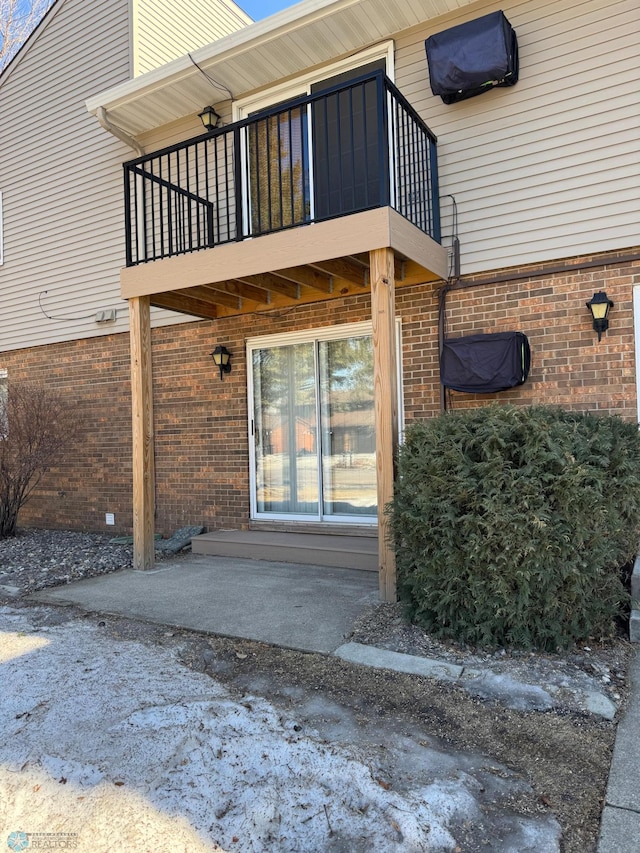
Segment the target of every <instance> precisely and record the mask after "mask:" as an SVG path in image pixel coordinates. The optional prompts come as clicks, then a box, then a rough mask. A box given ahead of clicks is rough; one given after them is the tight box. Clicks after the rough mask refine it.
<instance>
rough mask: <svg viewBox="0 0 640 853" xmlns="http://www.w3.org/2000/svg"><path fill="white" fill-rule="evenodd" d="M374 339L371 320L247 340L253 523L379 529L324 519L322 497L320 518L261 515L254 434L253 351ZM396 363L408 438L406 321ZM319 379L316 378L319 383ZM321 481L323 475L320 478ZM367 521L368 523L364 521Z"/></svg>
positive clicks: (357, 521)
mask: <svg viewBox="0 0 640 853" xmlns="http://www.w3.org/2000/svg"><path fill="white" fill-rule="evenodd" d="M364 335H371V336H372V335H373V327H372V323H371V321H370V320H365V321H362V322H358V323H343V324H341V325H338V326H319V327H316V328H313V329H303V330H300V331H292V332H282V333H280V334H275V335H259V336H257V337H253V338H247V340H246V349H245V357H246V365H247V439H248V446H249V517H250V520H251V521H277V522H279V523H289V522H290V523H291V524H292V525H294V526H298V525H300V524H302V523H306V524H309V525H311V524H312V525H318V524H321V525H326V526H338V525H340V526H351V527H356V526H358V527H370V528H376V527H377V525H378V521H377V518H376V519H375V520H369V519H370V518H372V517H371V516H363V517H358V516H346V517H345V516H342V517H334V516H332V517H331V519H330V520H328V519H327V518H326V517H325V518H323V513H322V500H321V498H322V495H319V496H318V497H319V503H318V513H317V515H313V516H310V515H296V514H293V513H265V512H262V513H258V510H257V502H256V447H255V430H254V415H255V412H254V397H253V393H254V388H253V358H252V354H253V351H254V350H256V349H264V348H271V347H278V346H287V345H291V344H298V343H315V342H316V341H332V340H333V341H335V340H343V339H344V338H355V337H362V336H364ZM396 362H397V368H398V381H397V388H398V401H397V405H398V434H399V436H402V435H403V434H404V395H403V388H402V320H401V318H400V317H396ZM317 381H318V377H317V376H316V382H317ZM319 477H320V474H319ZM365 518H366V519H367V520H366V521H365V520H364V519H365Z"/></svg>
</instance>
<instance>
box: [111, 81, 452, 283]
mask: <svg viewBox="0 0 640 853" xmlns="http://www.w3.org/2000/svg"><path fill="white" fill-rule="evenodd" d="M374 106H375V117H376V123H377V127H373V126H372V120H373V119H372V117H373V116H374ZM242 134H244V144H243V137H242ZM309 140H311V142H312V145H313V150H312V148H311V147H310V145H309ZM374 146H377V152H375V150H374ZM374 158H375V159H374ZM299 169H301V170H302V173H301V174H300V175H298V170H299ZM124 182H125V183H124V205H125V226H126V233H127V245H126V262H127V266H133V265H135V264H139V263H143V262H145V261H151V260H156V259H159V258H165V257H169V256H172V255H177V254H183V253H186V252H193V251H196V250H198V249H203V248H211V247H213V246H216V245H219V244H222V243H225V242H229V241H231V240H243V239H245V237H248V236H256V235H259V234H265V233H268V232H271V231H277V230H282V229H284V228H290V227H294V226H299V225H301V224H304V223H306V222H311V221H314V220H322V219H329V218H335V217H336V216H342V215H344V214H348V213H353V212H356V211H358V210H366V209H368V208H370V207H374V206H385V205H391V206H393V207H394V208H395V209H396V210H397V211H398V212H399V213H400V214H401V215H402V216H404V217H406V218H407V219H408V220H409V221H411V222H413V223H414V224H415V225H416V226H417V227H418V228H420V229H421V230H422V231H424V232H425V233H427V234H430V235H431V236H432V237H433V238H434V239H436V240H439V239H440V215H439V203H438V166H437V150H436V139H435V137H434V136H433V134H432V133H431V131H430V130H429V128H428V127H427V126H426V125H425V123H424V122H423V121H422V119H421V118H420V116H419V115H418V114H417V113H416V111H415V110H414V109H413V107H412V106H411V105H410V104H409V102H408V101H407V100H406V98H404V96H403V95H402V94H401V93H400V92H399V91H398V89H396V87H395V86H394V85H393V84H392V83H391V82H390V81H389V80H388V79H387V78H386V77H385V76H384V74H383V73H382V72H381V71H376V72H372V73H370V74H366V75H363V76H362V77H360V78H356V79H353V80H350V81H347V82H343V83H338V84H335V85H333V86H330V87H327V88H326V89H325V90H324V91H319V92H314V93H313V94H311V95H307V96H303V97H300V98H296V99H293V100H292V101H290V102H289V103H288V104H287V105H286V106H284V107H283V106H282V105H281V106H276V107H273V108H271V109H269V110H265V111H263V112H261V113H260V114H259V115H255V116H250V117H249V118H246V119H243V120H242V121H240V122H235V123H234V124H233V125H230V126H227V127H223V128H219V129H218V130H214V131H212V132H210V133H208V134H204V135H202V136H200V137H197V138H196V139H193V140H189V141H187V142H185V143H181V144H180V143H179V144H177V145H173V146H169V147H168V148H165V149H163V150H162V151H159V152H155V153H153V154H150V155H147V156H143V157H139V158H138V159H137V160H132V161H130V162H129V163H125V165H124ZM376 182H377V191H376V193H375V196H374V194H373V193H374V187H375V186H376ZM312 191H313V196H314V198H315V204H314V208H315V209H314V211H312V212H310V204H311V192H312ZM245 195H246V198H245V197H244V196H245ZM245 208H246V209H248V210H249V212H250V217H249V221H248V222H247V223H246V224H245V223H244V222H243V219H244V215H245ZM234 223H235V227H234Z"/></svg>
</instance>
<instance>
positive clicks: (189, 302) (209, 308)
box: [150, 290, 218, 320]
mask: <svg viewBox="0 0 640 853" xmlns="http://www.w3.org/2000/svg"><path fill="white" fill-rule="evenodd" d="M150 300H151V304H152V305H154V306H155V307H156V308H165V309H166V310H167V311H178V312H179V313H180V314H190V315H191V316H193V317H201V318H202V319H203V320H215V319H216V318H217V317H218V309H217V307H216V306H215V305H212V304H210V303H209V302H201V301H200V300H198V299H191V298H189V297H188V296H182V295H180V294H177V293H175V292H174V291H170V290H169V291H166V292H165V293H154V294H153V296H151V297H150Z"/></svg>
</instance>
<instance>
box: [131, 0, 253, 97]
mask: <svg viewBox="0 0 640 853" xmlns="http://www.w3.org/2000/svg"><path fill="white" fill-rule="evenodd" d="M133 22H134V45H135V48H134V76H137V75H138V74H144V73H145V71H151V70H152V69H153V68H158V67H159V66H160V65H164V64H165V63H167V62H170V61H171V60H172V59H177V58H178V57H179V56H184V55H185V54H186V53H190V52H191V51H192V50H196V49H197V48H199V47H202V46H203V45H205V44H209V43H210V42H213V41H217V40H218V39H220V38H222V37H223V36H226V35H229V34H230V33H233V32H235V31H236V30H239V29H240V28H241V27H244V26H246V25H247V24H249V23H251V18H250V17H249V16H248V15H247V14H246V13H245V12H243V11H242V9H240V8H239V7H238V6H236V4H235V3H232V2H228V0H188V2H185V3H176V2H175V0H133ZM203 106H204V105H203Z"/></svg>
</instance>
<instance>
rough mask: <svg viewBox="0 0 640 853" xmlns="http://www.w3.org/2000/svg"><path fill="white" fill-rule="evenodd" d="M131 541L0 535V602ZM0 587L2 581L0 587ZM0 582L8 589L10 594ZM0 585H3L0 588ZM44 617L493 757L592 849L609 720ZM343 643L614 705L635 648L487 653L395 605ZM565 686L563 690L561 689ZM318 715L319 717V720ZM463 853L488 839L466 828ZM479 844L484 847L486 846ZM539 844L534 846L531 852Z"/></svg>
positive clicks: (98, 569)
mask: <svg viewBox="0 0 640 853" xmlns="http://www.w3.org/2000/svg"><path fill="white" fill-rule="evenodd" d="M131 558H132V553H131V548H130V547H127V546H122V545H110V544H109V537H108V536H104V535H96V534H80V533H70V532H63V531H38V530H31V531H23V532H21V534H20V535H19V536H18V537H16V538H15V539H12V540H5V541H0V604H2V603H3V602H4V603H6V604H10V605H11V606H13V607H18V608H28V609H29V610H30V611H31V612H32V614H33V617H35V616H36V613H37V612H39V611H38V608H34V607H33V606H32V605H31V604H30V603H29V602H28V600H27V596H28V594H29V593H30V592H33V591H35V590H37V589H42V588H44V587H47V586H53V585H57V584H64V583H69V582H71V581H73V580H76V579H79V578H85V577H92V576H95V575H99V574H104V573H107V572H111V571H115V570H117V569H122V568H129V567H130V566H131ZM3 587H4V590H3ZM7 590H11V592H8V591H7ZM3 593H4V594H3ZM42 613H43V615H42V617H41V618H42V619H43V624H49V625H55V624H58V623H60V622H61V621H68V620H69V619H70V618H72V619H77V620H81V621H85V620H86V621H88V623H90V624H94V623H95V624H96V625H98V626H102V630H105V631H106V632H108V633H109V634H110V635H111V636H112V638H113V640H114V641H116V642H117V641H118V640H120V639H135V640H139V641H141V642H145V643H148V644H151V645H153V646H156V647H158V646H160V647H167V648H171V649H173V650H174V652H175V654H177V655H178V659H179V660H180V661H181V662H182V663H184V664H186V665H187V666H188V667H190V668H191V669H194V670H196V671H199V672H201V673H205V674H207V675H210V676H211V677H212V678H214V679H216V680H220V681H222V682H223V683H225V684H227V685H228V686H229V687H230V688H231V689H233V690H234V691H240V693H242V692H244V691H249V692H251V693H252V694H253V695H261V696H265V697H267V698H268V699H269V701H272V702H274V703H275V704H276V705H281V706H282V707H283V708H285V709H288V710H294V711H296V712H299V713H300V714H301V715H302V718H304V716H305V714H306V713H307V712H306V710H305V709H306V708H307V707H311V706H310V705H309V703H311V704H312V705H313V703H314V702H316V700H317V699H318V698H319V697H323V701H328V702H330V703H335V706H336V708H340V709H341V713H344V714H346V715H351V717H352V718H353V720H354V731H355V730H357V731H358V732H360V734H361V735H362V733H366V732H369V733H370V735H369V736H370V737H371V738H372V739H376V738H382V731H383V727H385V726H389V725H393V726H395V727H397V729H398V730H399V731H412V732H414V733H415V731H417V730H421V731H424V732H425V737H437V738H438V739H439V742H440V743H441V744H442V745H443V747H445V746H447V745H448V746H451V747H452V748H455V749H462V750H471V751H474V752H479V753H481V754H483V755H486V756H491V757H493V758H495V760H496V761H499V762H501V764H503V765H505V766H506V767H508V768H509V772H513V773H515V774H517V776H518V777H519V778H521V779H522V780H523V781H525V782H526V783H527V784H528V785H530V786H531V793H530V794H528V795H526V796H523V797H522V798H520V799H517V800H514V802H513V804H512V805H513V808H514V809H516V810H517V811H518V812H519V813H521V814H522V815H533V814H541V813H545V814H550V815H553V816H555V817H556V818H557V820H558V821H559V822H560V825H561V827H562V841H561V850H562V853H593V852H594V851H595V850H596V843H597V837H598V828H599V821H600V813H601V808H602V798H603V796H604V790H605V786H606V781H607V775H608V771H609V765H610V760H611V751H612V748H613V742H614V738H615V729H616V721H617V718H616V720H614V721H609V720H606V719H603V718H602V717H598V716H597V715H594V714H589V713H585V712H579V711H576V710H575V709H571V707H570V706H564V707H559V706H556V707H553V708H551V709H547V710H545V711H537V710H533V711H532V710H517V709H514V708H513V707H509V706H507V705H505V704H504V703H501V702H500V701H496V699H495V698H487V697H486V696H480V695H470V694H469V692H468V691H466V690H465V689H463V687H462V686H461V685H459V684H447V683H445V682H434V681H433V680H431V679H423V678H417V677H414V676H409V675H403V674H402V673H393V672H390V671H388V670H376V669H372V668H370V667H362V666H354V665H352V664H348V663H346V662H344V661H341V660H338V659H336V658H334V657H328V656H326V655H316V654H304V653H300V652H293V651H290V650H287V649H278V648H276V647H272V646H268V645H266V644H264V643H255V642H251V641H243V640H231V639H228V638H224V637H216V636H211V637H203V636H201V635H197V634H194V633H193V632H189V631H186V630H175V629H172V630H167V629H166V628H164V627H163V626H154V625H151V624H146V623H142V622H139V621H136V620H128V619H124V618H117V617H102V616H96V615H95V614H89V613H82V612H80V611H75V610H73V608H46V609H42ZM348 639H349V641H351V642H358V643H368V644H373V645H377V646H380V647H382V648H387V649H391V650H393V651H400V652H405V653H411V654H419V655H424V656H428V657H432V658H440V659H444V660H449V661H451V662H454V663H458V664H462V665H464V666H469V667H470V668H474V667H475V668H478V667H487V668H489V669H491V671H492V672H493V673H496V674H497V675H498V677H504V678H505V679H507V681H506V683H507V684H508V683H509V682H508V679H509V678H512V679H514V680H515V679H518V680H521V681H526V682H528V683H531V684H536V683H542V682H544V683H545V684H547V685H549V684H552V685H560V688H559V689H560V690H566V688H562V686H561V685H562V682H563V680H565V681H566V680H568V681H569V682H570V681H571V679H577V680H578V681H580V680H581V679H583V678H585V679H586V678H588V679H591V680H592V681H593V680H596V681H597V683H598V689H600V690H601V691H602V692H603V693H604V694H606V695H607V696H609V697H610V698H611V699H612V700H613V701H615V703H616V704H617V705H618V707H619V708H623V707H624V701H625V696H626V693H627V685H626V670H627V662H628V659H629V656H630V654H631V649H632V647H631V646H630V644H629V643H628V642H626V640H625V639H624V638H623V637H620V638H618V639H616V640H613V641H609V642H607V643H598V642H596V641H595V640H594V641H593V642H590V643H589V644H588V645H587V644H584V645H583V646H582V647H580V648H577V649H574V650H572V651H570V652H568V653H565V654H559V655H542V654H529V653H517V652H508V651H506V650H499V651H498V652H496V653H494V654H489V653H485V652H481V651H478V650H474V649H465V648H461V647H457V646H455V645H454V644H447V643H440V642H437V641H435V640H433V639H432V638H431V637H429V636H428V635H426V634H425V633H424V632H423V631H422V630H420V629H418V628H416V627H415V626H410V625H406V624H405V623H404V622H403V620H402V618H401V611H400V609H399V607H397V606H395V605H379V606H376V607H373V608H371V610H370V611H369V612H367V613H366V614H365V615H364V616H363V617H362V619H361V620H360V621H359V622H358V624H356V626H355V629H354V632H353V635H352V636H351V637H349V638H348ZM569 692H570V691H569ZM308 716H309V721H310V722H312V723H313V725H314V726H316V727H320V728H322V726H321V725H320V724H321V723H322V725H324V726H328V728H327V737H328V738H329V739H330V738H331V736H332V735H331V725H332V723H331V719H330V716H331V715H329V714H326V713H325V712H322V714H320V715H318V714H317V713H313V714H312V713H309V715H308ZM324 717H327V719H326V720H324V723H323V722H322V721H323V719H324ZM469 831H470V835H469V837H468V838H467V839H465V842H466V843H465V844H464V845H463V847H464V850H465V853H468V851H475V850H480V849H482V850H485V849H487V850H491V849H496V848H493V847H492V846H491V844H490V843H489V841H487V840H486V839H485V840H484V841H483V840H482V838H481V837H480V836H479V835H478V831H479V830H478V827H477V826H475V827H474V826H470V830H469ZM487 845H488V846H487ZM536 853H542V851H539V850H538V851H536Z"/></svg>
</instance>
